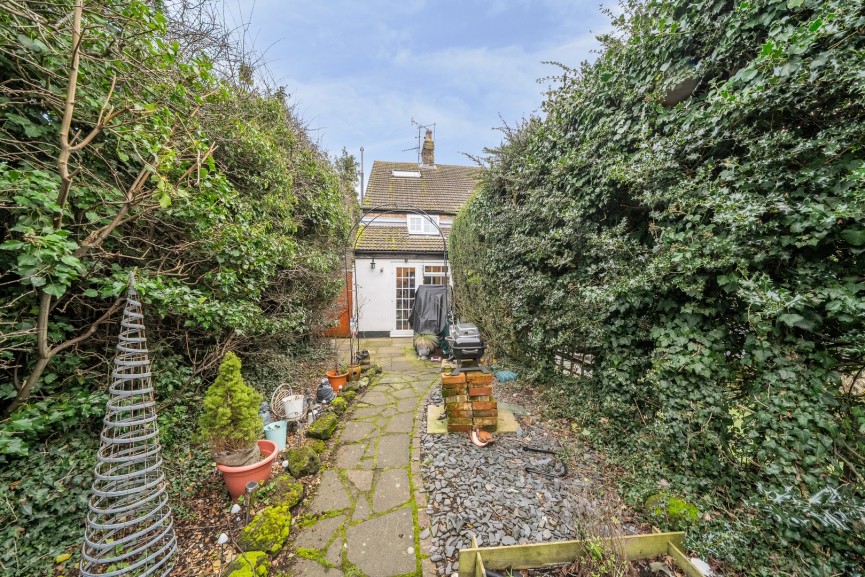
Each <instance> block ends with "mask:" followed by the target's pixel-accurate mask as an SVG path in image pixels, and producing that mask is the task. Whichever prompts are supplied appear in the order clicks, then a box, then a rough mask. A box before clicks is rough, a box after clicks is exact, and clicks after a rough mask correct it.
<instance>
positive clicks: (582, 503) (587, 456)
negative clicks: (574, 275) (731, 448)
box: [421, 385, 637, 576]
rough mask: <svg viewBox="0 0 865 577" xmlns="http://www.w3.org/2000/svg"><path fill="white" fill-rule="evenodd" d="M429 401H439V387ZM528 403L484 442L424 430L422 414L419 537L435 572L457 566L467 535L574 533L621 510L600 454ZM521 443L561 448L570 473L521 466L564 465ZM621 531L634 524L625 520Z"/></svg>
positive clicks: (539, 538) (533, 539)
mask: <svg viewBox="0 0 865 577" xmlns="http://www.w3.org/2000/svg"><path fill="white" fill-rule="evenodd" d="M497 386H498V385H497ZM505 390H506V389H505ZM505 390H502V393H504V392H505ZM498 397H499V396H498V395H497V398H498ZM520 400H521V401H523V400H524V399H522V398H521V399H520ZM426 403H427V404H433V405H441V404H442V398H441V393H440V391H439V390H438V389H437V388H436V389H433V391H431V393H430V394H429V395H428V397H427V399H426ZM527 409H528V413H527V414H526V415H522V416H518V417H520V418H519V422H520V429H519V430H518V431H517V433H516V434H502V435H495V437H496V439H497V441H496V443H495V444H493V445H490V446H488V447H484V448H479V447H475V446H474V445H472V444H471V442H470V441H469V439H468V435H467V434H450V435H428V434H426V422H425V417H424V423H423V426H422V427H421V463H422V468H421V471H422V476H423V479H424V489H423V490H424V491H425V492H426V493H427V503H428V505H427V513H428V514H429V516H430V526H429V527H427V528H423V527H422V532H421V539H427V538H430V539H431V543H432V549H431V553H430V560H431V561H432V562H434V563H435V564H436V570H437V572H438V574H439V575H447V576H450V575H452V574H453V573H455V572H456V571H457V561H458V557H459V550H460V549H461V548H467V547H469V546H470V543H471V536H472V535H474V536H475V537H476V539H477V541H478V545H479V546H482V547H483V546H496V545H514V544H517V543H519V544H523V543H539V542H544V541H562V540H567V539H578V538H580V537H579V533H580V528H581V527H582V528H583V529H584V530H586V531H588V527H597V526H598V525H599V520H600V519H603V520H604V522H606V521H609V519H610V516H611V515H612V516H614V517H616V516H618V513H619V512H620V511H621V508H620V507H619V506H618V505H615V504H613V503H611V500H612V501H613V502H615V497H611V496H610V491H609V490H608V489H607V488H606V487H605V483H604V481H603V474H602V468H603V467H602V463H601V462H600V460H599V457H598V456H597V455H593V454H591V453H590V452H587V451H585V449H581V445H579V443H569V442H568V441H567V440H563V439H562V435H561V432H560V431H558V432H557V431H555V430H554V429H555V427H556V425H557V423H556V422H555V421H547V422H544V421H542V420H541V419H539V418H538V417H537V416H536V414H535V413H539V411H534V412H533V408H529V407H527ZM423 414H424V415H426V411H423ZM563 445H564V446H563ZM523 446H532V447H538V448H547V449H552V450H557V451H559V454H562V455H566V457H565V458H567V461H568V463H567V464H568V474H567V475H566V476H565V477H562V478H549V477H545V476H542V475H539V474H537V473H530V472H526V470H525V467H526V466H530V467H539V468H542V469H544V470H550V469H551V468H552V469H553V470H555V468H556V467H558V470H561V463H560V462H559V463H557V462H556V461H558V457H557V456H555V455H550V454H543V453H531V452H527V451H525V450H524V449H523ZM562 449H564V450H562ZM618 532H621V533H635V532H637V529H636V528H635V527H632V526H630V525H628V524H624V525H621V526H620V530H619V531H618Z"/></svg>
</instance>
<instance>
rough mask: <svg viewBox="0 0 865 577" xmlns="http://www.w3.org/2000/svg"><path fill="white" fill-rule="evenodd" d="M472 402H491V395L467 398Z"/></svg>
mask: <svg viewBox="0 0 865 577" xmlns="http://www.w3.org/2000/svg"><path fill="white" fill-rule="evenodd" d="M469 399H471V401H472V402H474V401H492V400H493V397H492V396H491V395H477V396H475V397H469Z"/></svg>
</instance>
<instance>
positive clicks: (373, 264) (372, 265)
mask: <svg viewBox="0 0 865 577" xmlns="http://www.w3.org/2000/svg"><path fill="white" fill-rule="evenodd" d="M369 268H370V270H375V259H372V262H371V263H369Z"/></svg>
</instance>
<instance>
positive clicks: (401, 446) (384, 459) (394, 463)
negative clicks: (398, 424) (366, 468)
mask: <svg viewBox="0 0 865 577" xmlns="http://www.w3.org/2000/svg"><path fill="white" fill-rule="evenodd" d="M410 444H411V437H409V436H408V435H401V434H397V435H384V436H383V437H381V439H379V442H378V462H377V464H376V466H377V467H378V468H379V469H385V468H389V467H406V466H408V448H409V445H410Z"/></svg>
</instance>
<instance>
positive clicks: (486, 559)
mask: <svg viewBox="0 0 865 577" xmlns="http://www.w3.org/2000/svg"><path fill="white" fill-rule="evenodd" d="M619 540H620V541H621V543H622V550H623V551H622V552H623V553H624V556H625V557H626V558H627V559H628V560H629V561H636V560H637V559H647V558H650V557H654V556H655V555H661V554H668V553H670V551H671V550H672V549H673V548H675V549H676V550H677V551H679V549H678V547H677V545H681V544H682V543H683V542H684V540H685V534H684V533H682V532H680V531H676V532H671V533H653V534H648V535H627V536H625V537H620V538H619ZM583 543H584V541H582V540H576V541H557V542H554V543H527V544H525V545H506V546H500V547H471V548H469V549H460V555H459V561H458V567H459V569H458V572H459V577H475V575H476V568H477V566H478V565H480V566H482V567H486V568H487V569H494V570H496V569H507V568H508V567H512V568H513V569H532V568H538V567H543V566H544V565H551V564H555V563H566V562H568V561H573V560H574V559H575V558H576V556H577V553H578V552H579V551H582V550H583ZM475 544H476V542H475V541H474V540H472V545H475ZM679 552H680V553H681V551H679ZM671 556H672V554H671ZM674 558H675V557H674ZM676 560H677V562H678V561H679V560H678V559H676ZM685 560H686V562H687V564H688V565H689V566H690V567H691V568H693V569H694V570H697V568H696V567H694V566H693V564H692V563H691V562H690V560H688V559H687V557H685ZM478 561H479V562H478ZM683 569H684V570H685V572H686V573H689V577H695V576H693V575H691V574H690V572H689V571H688V569H687V568H684V567H683ZM697 571H698V573H697V574H696V577H700V575H701V574H700V573H699V570H697Z"/></svg>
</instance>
